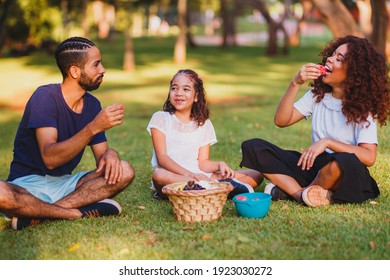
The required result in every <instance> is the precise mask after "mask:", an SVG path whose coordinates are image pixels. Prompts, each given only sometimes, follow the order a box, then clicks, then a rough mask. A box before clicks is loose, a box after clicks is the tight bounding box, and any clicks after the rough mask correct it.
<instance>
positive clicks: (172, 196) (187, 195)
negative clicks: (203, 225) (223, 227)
mask: <svg viewBox="0 0 390 280" xmlns="http://www.w3.org/2000/svg"><path fill="white" fill-rule="evenodd" d="M182 184H183V183H174V184H170V185H166V186H164V188H163V189H162V192H163V193H164V194H166V195H167V196H168V198H169V201H170V203H171V205H172V207H173V212H174V213H175V218H176V220H177V221H182V222H203V221H213V220H217V219H220V218H221V215H222V210H223V207H224V206H225V203H226V200H227V196H228V194H229V192H230V191H232V190H233V186H232V185H231V184H230V183H226V182H215V183H214V182H213V183H210V184H211V185H212V186H213V187H216V188H213V189H209V190H190V191H184V190H177V186H178V185H182Z"/></svg>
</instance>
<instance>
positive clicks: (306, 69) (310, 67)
mask: <svg viewBox="0 0 390 280" xmlns="http://www.w3.org/2000/svg"><path fill="white" fill-rule="evenodd" d="M319 76H321V71H320V69H319V68H318V64H315V63H307V64H305V65H303V66H302V67H301V69H299V71H298V73H297V74H296V75H295V76H294V78H293V80H292V82H293V83H294V84H296V85H302V84H304V83H305V82H306V81H308V80H315V79H318V77H319Z"/></svg>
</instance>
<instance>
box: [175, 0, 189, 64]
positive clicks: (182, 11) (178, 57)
mask: <svg viewBox="0 0 390 280" xmlns="http://www.w3.org/2000/svg"><path fill="white" fill-rule="evenodd" d="M177 12H178V20H177V22H178V26H179V34H178V36H177V39H176V43H175V50H174V54H173V61H174V62H175V64H184V63H185V62H186V52H187V49H186V37H187V20H186V18H187V0H178V1H177Z"/></svg>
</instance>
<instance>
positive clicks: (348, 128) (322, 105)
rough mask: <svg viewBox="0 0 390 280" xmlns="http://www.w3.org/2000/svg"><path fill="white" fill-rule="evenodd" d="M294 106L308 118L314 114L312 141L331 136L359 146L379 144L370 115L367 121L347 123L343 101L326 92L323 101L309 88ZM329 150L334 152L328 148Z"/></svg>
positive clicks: (375, 128) (375, 127)
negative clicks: (343, 110) (317, 100)
mask: <svg viewBox="0 0 390 280" xmlns="http://www.w3.org/2000/svg"><path fill="white" fill-rule="evenodd" d="M294 107H295V108H296V109H297V110H298V111H299V112H300V113H301V114H302V115H304V116H305V117H306V119H308V118H309V117H310V116H312V124H311V128H312V142H313V143H315V142H317V141H318V140H320V139H322V138H331V139H334V140H337V141H340V142H342V143H345V144H349V145H355V146H357V145H358V144H360V143H368V144H378V135H377V125H376V122H375V120H373V118H372V116H371V115H369V116H368V118H367V121H366V122H362V123H347V118H346V117H345V116H344V115H343V113H342V112H341V109H342V101H341V100H340V99H336V98H334V97H333V96H332V94H331V93H326V94H325V96H324V98H323V99H322V100H321V102H319V103H317V102H316V97H315V96H314V95H313V93H312V91H311V90H309V91H308V92H306V94H305V95H304V96H303V97H302V98H300V99H299V100H298V101H296V102H295V104H294ZM327 152H333V151H332V150H330V149H327Z"/></svg>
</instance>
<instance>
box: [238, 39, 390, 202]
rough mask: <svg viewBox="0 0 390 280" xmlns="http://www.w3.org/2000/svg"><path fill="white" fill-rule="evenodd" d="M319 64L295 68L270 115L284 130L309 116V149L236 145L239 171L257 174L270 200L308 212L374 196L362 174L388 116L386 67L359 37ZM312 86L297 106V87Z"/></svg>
mask: <svg viewBox="0 0 390 280" xmlns="http://www.w3.org/2000/svg"><path fill="white" fill-rule="evenodd" d="M320 56H322V57H323V59H322V63H320V64H314V63H308V64H305V65H303V66H302V67H301V68H300V70H299V71H298V73H297V74H296V75H295V76H294V78H293V79H292V81H291V83H290V85H289V87H288V88H287V91H286V92H285V94H284V96H283V97H282V99H281V101H280V103H279V106H278V108H277V111H276V114H275V117H274V122H275V124H276V125H277V126H278V127H287V126H290V125H293V124H295V123H297V122H298V121H300V120H302V119H303V118H306V119H308V118H309V117H310V116H311V117H312V124H311V126H312V145H310V146H309V147H307V148H306V149H305V150H304V151H303V153H299V152H296V151H289V150H284V149H281V148H279V147H277V146H275V145H273V144H271V143H269V142H267V141H265V140H262V139H252V140H248V141H245V142H243V143H242V153H243V158H242V162H241V166H245V167H248V168H251V169H255V170H258V171H259V172H261V174H262V175H263V176H264V177H265V178H267V179H268V180H269V181H270V183H269V184H267V185H266V187H265V190H264V192H266V193H269V194H271V195H272V197H273V200H283V199H288V200H296V201H298V202H299V203H302V204H305V205H308V206H312V207H316V206H323V205H328V204H331V203H361V202H363V201H365V200H367V199H373V198H376V197H377V196H378V195H379V189H378V185H377V183H376V182H375V180H374V179H373V178H372V177H371V175H370V173H369V171H368V169H367V167H369V166H372V165H373V164H374V163H375V160H376V152H377V145H378V137H377V124H379V125H381V126H382V125H386V121H387V119H388V117H389V112H390V106H389V105H390V103H389V102H390V101H389V100H390V98H389V92H390V83H389V76H388V71H389V69H388V67H387V65H386V61H385V59H384V57H383V56H382V55H380V54H379V53H377V52H376V51H375V49H374V47H373V45H372V44H371V43H370V42H369V41H368V40H367V39H364V38H358V37H355V36H350V35H349V36H346V37H343V38H339V39H336V40H334V41H332V42H330V43H329V44H328V45H327V46H326V48H325V49H324V50H323V51H322V52H321V53H320ZM308 80H313V81H312V82H311V83H310V84H309V85H310V86H311V87H312V89H311V90H309V91H308V92H307V93H306V94H305V95H304V96H303V97H301V98H300V99H298V100H297V101H296V99H297V95H298V92H299V89H300V86H301V85H303V84H304V83H305V82H306V81H308Z"/></svg>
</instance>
